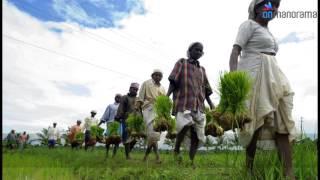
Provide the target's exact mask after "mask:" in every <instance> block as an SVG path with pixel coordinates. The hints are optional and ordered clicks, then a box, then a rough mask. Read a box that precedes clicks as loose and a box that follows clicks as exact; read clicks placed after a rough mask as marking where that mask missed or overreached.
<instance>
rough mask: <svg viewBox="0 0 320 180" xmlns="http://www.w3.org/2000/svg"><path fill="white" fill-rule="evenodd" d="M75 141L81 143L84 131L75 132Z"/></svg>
mask: <svg viewBox="0 0 320 180" xmlns="http://www.w3.org/2000/svg"><path fill="white" fill-rule="evenodd" d="M75 141H76V142H77V143H79V144H81V143H83V141H84V133H83V132H77V133H76V134H75Z"/></svg>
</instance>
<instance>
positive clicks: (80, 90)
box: [54, 81, 91, 96]
mask: <svg viewBox="0 0 320 180" xmlns="http://www.w3.org/2000/svg"><path fill="white" fill-rule="evenodd" d="M54 83H55V85H56V86H57V87H58V88H59V89H60V90H62V91H63V92H65V93H68V94H73V95H76V96H90V95H91V91H90V89H89V88H87V87H86V86H84V85H81V84H71V83H67V82H55V81H54Z"/></svg>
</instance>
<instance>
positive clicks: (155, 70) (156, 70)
mask: <svg viewBox="0 0 320 180" xmlns="http://www.w3.org/2000/svg"><path fill="white" fill-rule="evenodd" d="M154 73H161V74H162V71H161V70H160V69H154V70H153V72H152V74H151V75H153V74H154Z"/></svg>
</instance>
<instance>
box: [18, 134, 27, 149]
mask: <svg viewBox="0 0 320 180" xmlns="http://www.w3.org/2000/svg"><path fill="white" fill-rule="evenodd" d="M28 139H29V135H28V134H27V133H26V131H24V132H23V133H22V134H21V135H20V136H19V146H20V151H22V149H23V148H24V147H25V146H26V143H27V141H28Z"/></svg>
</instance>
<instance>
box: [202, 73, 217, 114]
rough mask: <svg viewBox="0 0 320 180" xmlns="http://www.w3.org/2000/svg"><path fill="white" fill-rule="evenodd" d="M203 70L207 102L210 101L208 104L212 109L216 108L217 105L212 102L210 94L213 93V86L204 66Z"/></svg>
mask: <svg viewBox="0 0 320 180" xmlns="http://www.w3.org/2000/svg"><path fill="white" fill-rule="evenodd" d="M202 70H203V73H204V87H205V89H204V91H205V98H206V100H207V102H208V104H209V106H210V109H214V108H215V106H214V104H213V103H212V101H211V99H210V95H211V94H212V88H211V86H210V83H209V80H208V77H207V73H206V70H205V68H203V67H202Z"/></svg>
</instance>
